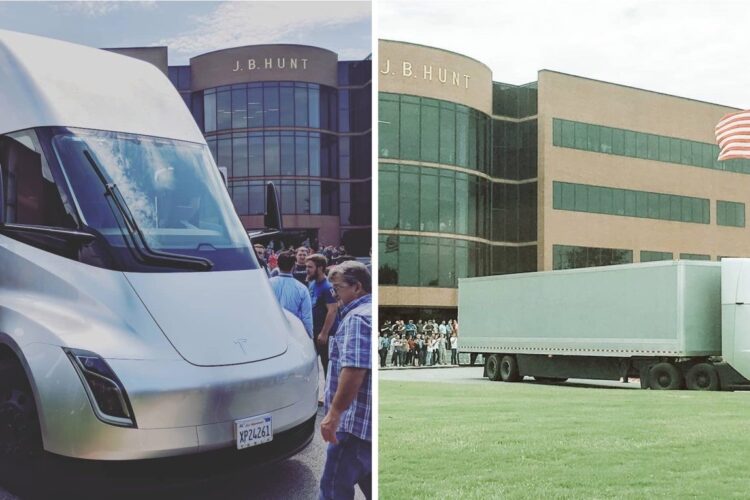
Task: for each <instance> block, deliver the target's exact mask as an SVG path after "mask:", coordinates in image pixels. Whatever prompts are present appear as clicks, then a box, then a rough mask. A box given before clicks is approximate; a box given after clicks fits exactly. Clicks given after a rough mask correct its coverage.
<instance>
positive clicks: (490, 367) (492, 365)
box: [485, 354, 502, 382]
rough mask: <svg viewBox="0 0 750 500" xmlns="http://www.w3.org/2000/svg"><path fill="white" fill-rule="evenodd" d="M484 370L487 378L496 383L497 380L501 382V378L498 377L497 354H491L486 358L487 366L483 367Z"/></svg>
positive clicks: (498, 363) (498, 356)
mask: <svg viewBox="0 0 750 500" xmlns="http://www.w3.org/2000/svg"><path fill="white" fill-rule="evenodd" d="M485 370H486V372H487V378H488V379H490V380H492V381H494V382H497V381H498V380H502V377H501V376H500V355H499V354H492V355H491V356H490V357H489V358H487V364H486V365H485Z"/></svg>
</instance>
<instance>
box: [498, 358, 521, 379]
mask: <svg viewBox="0 0 750 500" xmlns="http://www.w3.org/2000/svg"><path fill="white" fill-rule="evenodd" d="M500 377H501V378H502V379H503V382H518V381H519V380H521V373H520V372H519V371H518V362H517V361H516V357H515V356H510V355H507V354H506V355H505V356H503V359H502V360H500Z"/></svg>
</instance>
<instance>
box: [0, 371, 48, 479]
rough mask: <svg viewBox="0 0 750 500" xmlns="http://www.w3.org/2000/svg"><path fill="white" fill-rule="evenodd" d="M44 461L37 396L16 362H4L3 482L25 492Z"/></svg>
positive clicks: (0, 391)
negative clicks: (35, 401)
mask: <svg viewBox="0 0 750 500" xmlns="http://www.w3.org/2000/svg"><path fill="white" fill-rule="evenodd" d="M41 459H42V439H41V433H40V431H39V418H38V417H37V411H36V404H35V403H34V394H33V392H32V390H31V386H30V385H29V382H28V380H27V379H26V373H25V372H24V371H23V368H22V367H21V366H20V364H19V363H18V362H17V361H16V360H11V359H6V360H0V480H2V481H3V482H2V484H3V486H5V487H10V488H19V489H25V488H28V487H29V486H30V485H31V480H32V477H33V476H35V470H36V468H37V467H38V466H39V463H40V461H41Z"/></svg>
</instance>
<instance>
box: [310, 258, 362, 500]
mask: <svg viewBox="0 0 750 500" xmlns="http://www.w3.org/2000/svg"><path fill="white" fill-rule="evenodd" d="M328 278H329V280H330V281H331V284H332V285H333V289H334V290H335V292H336V295H337V297H338V299H339V300H340V301H341V304H342V307H341V310H340V317H341V320H340V322H339V326H338V329H337V330H336V333H335V334H334V335H332V336H331V337H330V338H329V343H330V344H329V373H328V383H327V385H326V391H325V406H324V411H325V417H324V418H323V421H322V422H321V423H320V432H321V434H322V435H323V439H324V440H325V441H326V442H328V443H329V445H328V452H327V457H326V465H325V469H324V470H323V477H322V478H321V480H320V497H319V498H320V499H321V500H327V499H336V500H338V499H348V498H354V485H355V484H357V485H359V488H360V489H361V490H362V493H364V495H365V497H366V498H368V499H369V498H370V497H371V495H372V445H371V442H372V434H371V426H372V380H371V373H372V362H371V349H370V346H371V341H372V339H371V337H370V336H371V334H372V295H371V292H372V285H371V277H370V273H369V272H368V271H367V267H365V265H364V264H362V263H360V262H356V261H347V262H343V263H341V264H339V265H337V266H334V267H332V268H331V270H330V271H329V273H328Z"/></svg>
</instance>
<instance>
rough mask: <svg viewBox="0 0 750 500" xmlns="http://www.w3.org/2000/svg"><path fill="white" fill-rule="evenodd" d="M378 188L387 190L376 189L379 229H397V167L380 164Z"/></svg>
mask: <svg viewBox="0 0 750 500" xmlns="http://www.w3.org/2000/svg"><path fill="white" fill-rule="evenodd" d="M379 172H380V177H379V182H380V186H389V187H388V189H378V200H379V203H378V204H379V206H380V209H379V210H378V225H379V227H380V229H396V228H397V227H398V186H399V183H398V167H396V166H395V165H388V164H383V163H381V164H380V167H379Z"/></svg>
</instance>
